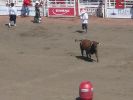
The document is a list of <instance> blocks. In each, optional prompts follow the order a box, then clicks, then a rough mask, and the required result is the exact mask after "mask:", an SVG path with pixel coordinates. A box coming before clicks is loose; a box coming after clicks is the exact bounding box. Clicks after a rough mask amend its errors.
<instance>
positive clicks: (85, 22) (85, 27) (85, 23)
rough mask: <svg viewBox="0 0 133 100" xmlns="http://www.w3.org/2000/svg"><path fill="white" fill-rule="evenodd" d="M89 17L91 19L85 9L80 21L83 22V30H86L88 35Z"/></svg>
mask: <svg viewBox="0 0 133 100" xmlns="http://www.w3.org/2000/svg"><path fill="white" fill-rule="evenodd" d="M88 17H89V15H88V13H87V12H86V10H85V9H83V10H82V11H81V14H80V19H81V22H82V29H83V30H85V32H86V33H87V30H88Z"/></svg>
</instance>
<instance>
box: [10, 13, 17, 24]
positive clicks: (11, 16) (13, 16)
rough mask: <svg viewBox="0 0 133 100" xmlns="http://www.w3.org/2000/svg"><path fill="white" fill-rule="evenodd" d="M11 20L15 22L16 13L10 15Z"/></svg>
mask: <svg viewBox="0 0 133 100" xmlns="http://www.w3.org/2000/svg"><path fill="white" fill-rule="evenodd" d="M11 21H13V22H14V24H16V15H10V22H11Z"/></svg>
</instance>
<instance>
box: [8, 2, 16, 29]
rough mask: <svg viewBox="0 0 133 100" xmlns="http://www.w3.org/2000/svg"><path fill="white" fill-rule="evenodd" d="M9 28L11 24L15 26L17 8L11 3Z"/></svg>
mask: <svg viewBox="0 0 133 100" xmlns="http://www.w3.org/2000/svg"><path fill="white" fill-rule="evenodd" d="M9 17H10V18H9V21H10V22H9V27H10V26H11V22H12V21H13V22H14V26H16V17H17V8H16V7H15V6H14V3H11V6H10V7H9Z"/></svg>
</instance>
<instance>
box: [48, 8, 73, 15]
mask: <svg viewBox="0 0 133 100" xmlns="http://www.w3.org/2000/svg"><path fill="white" fill-rule="evenodd" d="M74 12H75V11H74V8H49V9H48V16H50V17H52V16H56V17H73V16H75V13H74Z"/></svg>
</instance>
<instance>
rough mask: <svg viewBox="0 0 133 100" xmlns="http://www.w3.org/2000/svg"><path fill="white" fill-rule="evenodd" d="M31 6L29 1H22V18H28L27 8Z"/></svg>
mask: <svg viewBox="0 0 133 100" xmlns="http://www.w3.org/2000/svg"><path fill="white" fill-rule="evenodd" d="M30 5H31V0H24V1H23V8H22V11H23V13H22V16H24V17H25V16H29V6H30Z"/></svg>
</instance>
